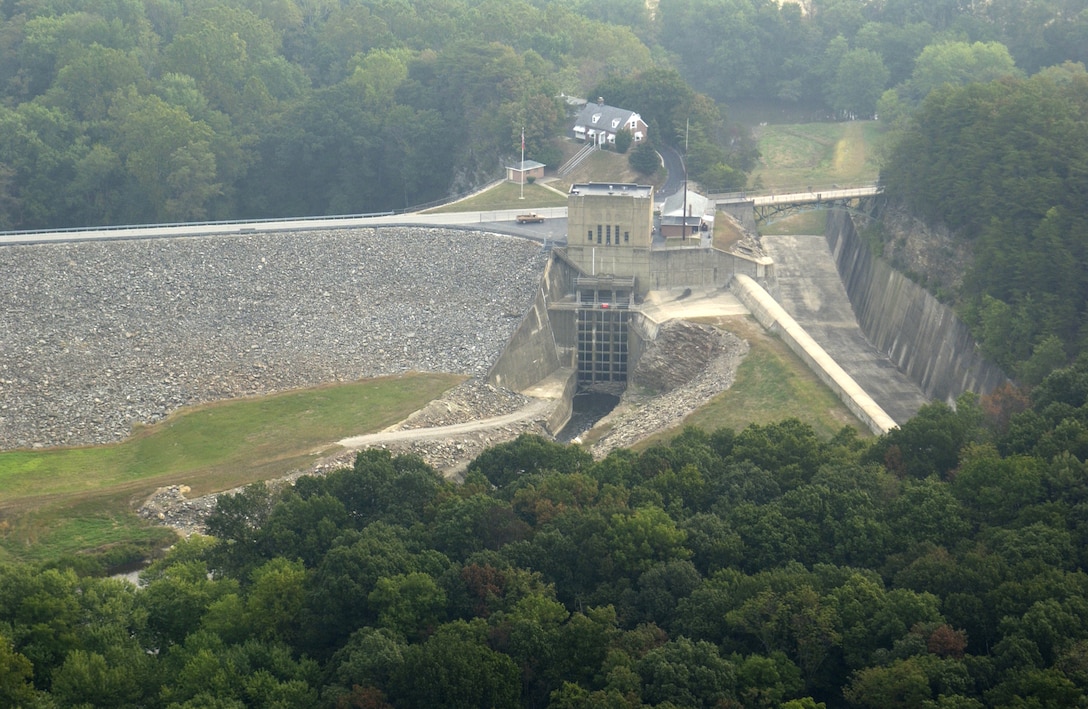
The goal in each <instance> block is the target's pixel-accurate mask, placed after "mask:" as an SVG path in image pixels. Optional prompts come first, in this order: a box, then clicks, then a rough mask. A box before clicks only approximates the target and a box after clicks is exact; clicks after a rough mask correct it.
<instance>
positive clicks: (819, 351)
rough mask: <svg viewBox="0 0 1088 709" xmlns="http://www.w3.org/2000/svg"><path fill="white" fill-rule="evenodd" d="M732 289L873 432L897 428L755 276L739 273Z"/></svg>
mask: <svg viewBox="0 0 1088 709" xmlns="http://www.w3.org/2000/svg"><path fill="white" fill-rule="evenodd" d="M729 289H730V290H731V291H732V292H733V293H734V294H735V295H736V296H737V297H738V298H739V299H740V301H741V302H742V303H744V305H745V306H746V307H747V308H748V310H749V311H751V313H752V315H754V316H755V318H756V320H758V321H759V323H760V324H761V325H762V326H763V327H764V328H766V329H767V330H769V331H771V332H775V333H777V334H778V335H779V336H780V337H781V338H782V341H783V342H785V343H786V345H787V346H788V347H789V348H790V349H791V350H793V352H794V353H795V354H797V356H798V357H800V358H801V359H802V360H804V362H805V364H807V365H808V366H809V368H810V369H811V370H812V371H813V372H815V373H816V376H818V377H819V378H820V379H821V381H823V382H824V384H826V385H827V386H829V387H831V390H832V391H834V392H835V393H836V394H837V395H838V397H839V398H840V399H841V400H842V402H843V403H844V404H846V407H847V408H848V409H850V411H852V412H853V413H854V415H855V416H857V417H858V419H860V420H861V421H862V422H864V423H865V425H866V426H868V427H869V430H870V431H872V432H873V433H875V434H877V435H879V434H882V433H887V432H888V431H890V430H891V429H893V428H895V427H896V423H895V421H893V420H892V418H891V417H890V416H888V414H887V413H885V412H884V409H882V408H880V406H879V405H878V404H877V403H876V402H875V401H873V399H872V397H870V396H869V395H868V394H867V393H865V390H863V389H862V388H861V387H860V386H859V385H858V383H857V382H855V381H854V379H853V378H852V377H851V376H850V375H849V374H847V373H846V372H845V371H844V370H843V368H842V367H840V366H839V365H838V364H837V363H836V362H835V360H833V359H832V358H831V356H830V355H829V354H827V352H826V351H824V348H822V347H820V345H818V344H817V343H816V341H815V340H813V339H812V337H811V336H810V335H809V334H808V333H807V332H805V331H804V329H803V328H802V327H801V326H800V325H799V324H798V323H797V321H796V320H794V319H793V318H792V317H791V316H790V315H789V313H787V312H786V311H785V310H784V309H783V308H782V306H781V305H779V304H778V303H777V302H776V301H775V299H774V298H772V297H771V295H770V294H769V293H768V292H767V291H766V290H764V289H763V287H762V286H760V285H759V284H758V283H756V282H755V280H754V279H752V278H751V277H749V276H747V275H744V274H738V275H737V276H736V277H735V278H734V279H733V281H732V282H731V283H730V284H729Z"/></svg>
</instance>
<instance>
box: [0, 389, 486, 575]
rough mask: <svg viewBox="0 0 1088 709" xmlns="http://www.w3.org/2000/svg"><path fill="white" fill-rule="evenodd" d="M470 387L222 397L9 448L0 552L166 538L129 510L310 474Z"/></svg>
mask: <svg viewBox="0 0 1088 709" xmlns="http://www.w3.org/2000/svg"><path fill="white" fill-rule="evenodd" d="M463 380H464V377H463V376H460V375H449V374H406V375H401V376H395V377H383V378H379V379H371V380H365V381H359V382H352V383H346V384H335V385H329V386H323V387H319V388H315V389H305V390H298V391H291V392H285V393H281V394H275V395H272V396H267V397H259V398H252V399H240V400H233V401H224V402H217V403H214V404H208V405H204V406H199V407H193V408H190V409H185V410H182V411H180V412H178V413H176V414H174V415H172V416H171V417H170V418H168V419H167V420H165V421H163V422H161V423H158V424H156V425H154V426H148V427H141V428H140V429H139V430H138V431H137V432H136V433H135V434H134V435H133V436H132V437H131V438H129V439H127V440H125V441H123V442H121V443H117V444H113V445H107V446H93V447H84V448H58V449H46V450H34V451H8V452H3V453H0V545H2V546H3V547H5V548H6V549H7V550H8V551H9V552H12V553H14V554H16V555H18V556H27V555H30V556H38V555H44V556H45V557H46V558H54V557H55V556H56V555H58V554H63V553H74V552H76V551H84V550H87V549H93V548H99V547H102V546H104V545H108V544H111V543H116V542H122V541H124V542H131V541H133V540H139V539H141V538H143V539H145V540H146V539H147V538H149V537H150V538H161V537H162V536H163V535H162V530H148V529H142V527H145V526H146V525H143V524H142V523H141V522H140V521H139V520H138V519H136V517H135V516H134V515H133V514H132V512H131V509H132V504H133V503H134V502H138V501H139V500H142V499H143V498H144V497H146V495H148V494H150V493H151V492H152V491H154V489H155V488H157V487H160V486H163V485H172V484H184V485H188V486H190V488H191V489H192V492H191V493H190V494H191V495H202V494H207V493H209V492H215V491H218V490H225V489H230V488H233V487H238V486H241V485H246V484H248V483H251V482H254V481H256V480H266V479H271V478H275V477H279V476H281V475H283V474H286V473H288V472H291V471H293V470H298V469H300V468H304V467H308V466H309V465H310V464H311V463H312V462H314V461H315V460H316V459H317V458H319V457H320V456H321V455H322V454H328V453H329V452H331V451H332V450H334V449H335V442H336V441H337V440H339V439H341V438H344V437H346V436H349V435H354V434H360V433H368V432H373V431H378V430H381V429H382V428H385V427H387V426H390V425H392V424H394V423H396V422H397V421H400V420H402V419H403V418H405V417H406V416H408V414H410V413H412V412H413V411H416V410H418V409H419V408H421V407H422V406H423V405H424V404H426V403H427V402H428V401H431V400H432V399H434V398H436V397H437V396H439V395H440V394H441V393H442V392H444V391H446V390H447V389H449V388H451V387H453V386H455V385H456V384H458V383H459V382H461V381H463ZM39 544H40V547H41V548H40V549H33V548H32V547H33V545H39Z"/></svg>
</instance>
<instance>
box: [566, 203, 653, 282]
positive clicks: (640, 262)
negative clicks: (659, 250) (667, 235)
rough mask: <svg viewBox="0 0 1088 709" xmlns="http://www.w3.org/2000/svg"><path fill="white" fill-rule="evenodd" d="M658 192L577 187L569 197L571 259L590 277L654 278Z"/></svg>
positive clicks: (568, 240)
mask: <svg viewBox="0 0 1088 709" xmlns="http://www.w3.org/2000/svg"><path fill="white" fill-rule="evenodd" d="M653 223H654V188H653V187H651V186H647V185H635V184H616V183H613V184H605V183H598V182H589V183H583V184H574V185H572V186H571V188H570V194H569V196H568V197H567V255H568V256H569V257H570V259H571V261H573V262H574V263H575V264H577V266H578V267H579V268H580V269H581V270H582V272H583V273H585V274H586V275H588V276H590V277H596V276H612V277H614V278H615V277H618V278H627V279H634V280H635V281H636V283H637V281H639V280H640V279H641V281H642V282H643V283H646V282H647V280H648V278H649V275H650V244H651V242H652V240H653Z"/></svg>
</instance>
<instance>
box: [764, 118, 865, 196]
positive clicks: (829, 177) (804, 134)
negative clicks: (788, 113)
mask: <svg viewBox="0 0 1088 709" xmlns="http://www.w3.org/2000/svg"><path fill="white" fill-rule="evenodd" d="M755 134H756V139H757V142H758V145H759V152H760V155H761V158H760V161H759V167H757V168H756V170H755V171H754V172H752V174H751V175H750V176H749V180H748V183H749V184H750V185H752V189H753V190H760V191H775V192H787V191H794V190H805V189H808V188H809V187H810V186H811V187H829V186H831V185H834V184H839V185H844V186H845V185H851V184H861V183H865V182H872V181H874V180H876V179H877V177H879V175H880V154H881V143H882V140H883V136H884V128H883V126H882V125H881V124H880V123H878V122H876V121H849V122H846V123H804V124H799V125H767V126H759V127H758V128H756V129H755Z"/></svg>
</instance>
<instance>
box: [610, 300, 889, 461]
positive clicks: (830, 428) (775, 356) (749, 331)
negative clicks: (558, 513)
mask: <svg viewBox="0 0 1088 709" xmlns="http://www.w3.org/2000/svg"><path fill="white" fill-rule="evenodd" d="M704 322H708V323H710V324H713V325H716V326H717V327H720V328H722V329H724V330H728V331H730V332H732V333H734V334H735V335H737V336H738V337H741V338H743V339H745V340H747V341H748V344H749V346H750V348H751V349H750V351H749V353H748V356H747V357H745V358H744V361H743V362H742V363H741V365H740V367H739V368H738V370H737V378H736V381H735V382H734V383H733V386H732V387H731V388H730V389H729V390H727V391H724V392H722V393H721V394H719V395H718V396H716V397H714V399H712V400H711V401H710V403H708V404H707V405H706V406H703V407H701V408H699V409H697V410H696V411H694V412H693V413H691V414H690V415H689V416H688V417H687V418H686V419H685V420H684V422H683V423H682V424H681V425H680V426H677V427H676V428H673V429H670V430H668V431H664V432H662V433H660V434H657V435H656V436H653V437H651V438H649V439H647V440H645V441H643V442H642V443H640V444H639V445H637V446H635V448H636V449H639V450H642V449H645V448H648V447H650V446H652V445H653V444H655V443H658V442H662V441H665V440H668V439H670V438H672V437H673V436H675V435H676V434H677V433H679V432H680V430H681V429H682V428H683V427H684V426H698V427H699V428H702V429H704V430H706V431H714V430H717V429H719V428H732V429H734V430H737V431H739V430H740V429H742V428H744V427H745V426H747V425H748V424H751V423H758V424H768V423H773V422H775V421H781V420H782V419H786V418H796V419H799V420H800V421H802V422H804V423H807V424H808V425H810V426H812V428H813V430H814V431H815V432H816V434H817V435H819V436H820V437H822V438H830V437H831V436H833V435H834V434H835V433H837V432H838V431H839V430H840V429H841V428H842V427H843V426H850V427H852V428H854V429H856V430H857V431H858V434H859V435H860V436H861V437H867V436H869V435H870V434H869V431H868V429H866V428H865V427H864V426H863V425H862V424H861V422H860V421H858V420H857V419H856V418H855V417H854V415H853V414H851V413H850V411H849V410H848V409H847V408H846V407H845V406H844V405H843V403H842V402H841V401H839V399H838V398H837V397H836V396H835V395H834V394H833V393H832V392H831V390H830V389H828V388H827V387H826V386H824V384H823V383H822V382H820V380H819V379H817V378H816V375H814V374H813V373H812V372H811V371H810V370H809V369H808V367H806V366H805V364H804V362H802V361H801V360H800V358H798V357H797V356H796V355H795V354H793V352H791V351H790V349H789V348H788V347H786V344H785V343H784V342H782V340H780V339H779V338H777V337H775V336H773V335H770V334H768V333H767V332H766V331H765V330H764V329H763V328H762V327H760V326H759V324H757V323H756V322H755V321H754V320H751V319H750V318H719V319H712V320H705V321H704ZM590 438H592V436H590Z"/></svg>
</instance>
